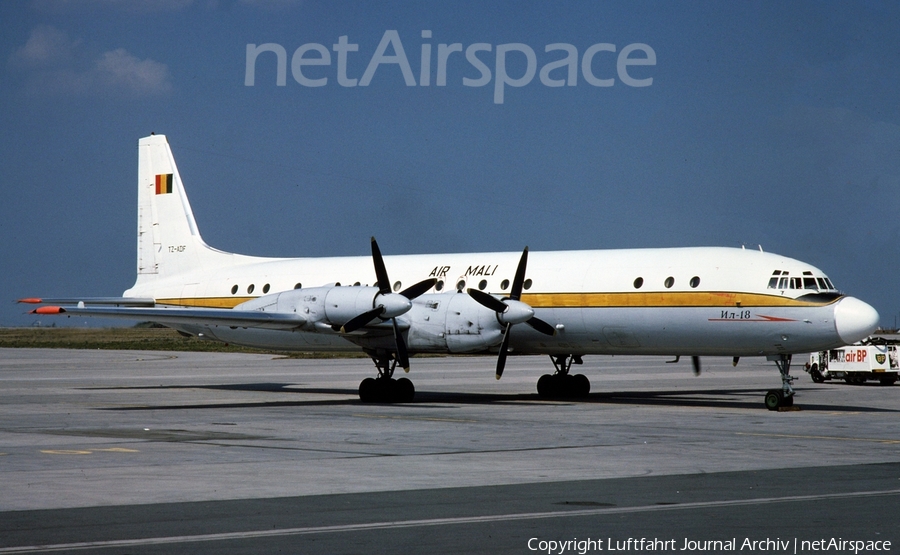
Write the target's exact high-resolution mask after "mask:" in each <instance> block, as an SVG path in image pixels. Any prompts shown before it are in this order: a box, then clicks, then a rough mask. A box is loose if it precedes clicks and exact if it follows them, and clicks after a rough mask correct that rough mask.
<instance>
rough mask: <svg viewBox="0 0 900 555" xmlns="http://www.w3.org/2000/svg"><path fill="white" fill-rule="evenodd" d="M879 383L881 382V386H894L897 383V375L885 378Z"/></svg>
mask: <svg viewBox="0 0 900 555" xmlns="http://www.w3.org/2000/svg"><path fill="white" fill-rule="evenodd" d="M879 381H880V382H881V385H894V382H896V381H897V374H894V375H893V376H884V377H883V378H881V380H879Z"/></svg>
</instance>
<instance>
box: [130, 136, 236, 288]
mask: <svg viewBox="0 0 900 555" xmlns="http://www.w3.org/2000/svg"><path fill="white" fill-rule="evenodd" d="M137 247H138V248H137V251H138V252H137V284H140V283H142V282H147V281H154V280H156V279H159V278H162V277H169V276H173V275H177V274H180V273H184V272H189V271H191V270H195V269H198V268H200V267H203V266H205V265H206V266H209V265H212V266H216V265H219V264H224V263H226V259H230V257H231V255H229V254H228V253H224V252H221V251H217V250H216V249H213V248H211V247H209V246H208V245H207V244H206V243H205V242H204V241H203V239H202V238H201V237H200V231H199V230H198V229H197V222H196V221H195V220H194V213H193V211H192V210H191V204H190V202H188V198H187V194H185V191H184V185H183V183H182V181H181V175H179V173H178V168H177V166H176V165H175V158H174V157H173V156H172V149H171V148H169V142H168V141H167V140H166V136H165V135H151V136H149V137H144V138H142V139H140V140H139V141H138V245H137Z"/></svg>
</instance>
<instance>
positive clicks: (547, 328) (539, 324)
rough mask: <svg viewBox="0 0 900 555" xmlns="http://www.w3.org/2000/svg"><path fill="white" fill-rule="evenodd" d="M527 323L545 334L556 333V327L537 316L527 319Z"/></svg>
mask: <svg viewBox="0 0 900 555" xmlns="http://www.w3.org/2000/svg"><path fill="white" fill-rule="evenodd" d="M525 323H526V324H528V325H529V326H531V327H532V328H534V330H535V331H539V332H541V333H543V334H544V335H556V328H554V327H553V326H551V325H550V324H548V323H547V322H545V321H543V320H541V319H540V318H537V317H535V318H532V319H530V320H528V321H526V322H525Z"/></svg>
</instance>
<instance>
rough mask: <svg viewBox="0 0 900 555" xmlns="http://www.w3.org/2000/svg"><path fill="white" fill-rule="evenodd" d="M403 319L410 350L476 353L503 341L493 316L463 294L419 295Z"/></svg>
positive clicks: (500, 329)
mask: <svg viewBox="0 0 900 555" xmlns="http://www.w3.org/2000/svg"><path fill="white" fill-rule="evenodd" d="M404 319H408V320H409V323H410V325H409V335H408V341H407V344H408V346H409V349H410V351H417V352H429V351H431V352H444V353H446V352H448V351H449V352H451V353H477V352H483V351H486V350H488V349H490V348H491V347H496V346H497V345H499V344H500V341H501V340H502V338H503V335H502V333H501V332H502V328H501V326H500V323H499V322H498V321H497V318H496V315H495V313H494V312H492V311H490V310H488V309H486V308H484V307H483V306H481V305H480V304H478V303H477V302H475V301H474V300H473V299H472V297H470V296H469V295H466V294H465V293H442V294H437V295H422V296H421V297H419V298H418V299H416V300H415V301H414V302H413V306H412V309H411V310H410V311H409V312H408V313H407V314H406V315H405V316H404Z"/></svg>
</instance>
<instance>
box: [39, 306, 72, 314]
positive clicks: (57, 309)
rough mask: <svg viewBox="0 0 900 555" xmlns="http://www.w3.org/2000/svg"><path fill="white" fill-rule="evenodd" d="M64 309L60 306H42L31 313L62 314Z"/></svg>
mask: <svg viewBox="0 0 900 555" xmlns="http://www.w3.org/2000/svg"><path fill="white" fill-rule="evenodd" d="M65 311H66V309H65V308H63V307H61V306H42V307H40V308H35V309H34V310H32V311H31V313H32V314H62V313H63V312H65Z"/></svg>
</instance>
